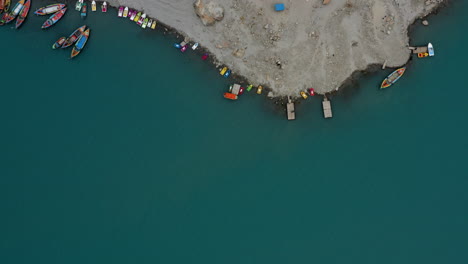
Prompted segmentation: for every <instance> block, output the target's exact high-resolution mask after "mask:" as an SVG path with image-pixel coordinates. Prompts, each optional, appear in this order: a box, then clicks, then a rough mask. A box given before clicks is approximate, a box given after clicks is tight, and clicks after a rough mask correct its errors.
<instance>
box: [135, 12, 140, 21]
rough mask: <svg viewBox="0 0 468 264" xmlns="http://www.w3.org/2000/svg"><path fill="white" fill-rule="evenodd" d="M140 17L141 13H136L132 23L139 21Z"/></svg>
mask: <svg viewBox="0 0 468 264" xmlns="http://www.w3.org/2000/svg"><path fill="white" fill-rule="evenodd" d="M140 17H141V12H138V13H137V14H136V16H135V18H134V19H133V21H134V22H138V20H140Z"/></svg>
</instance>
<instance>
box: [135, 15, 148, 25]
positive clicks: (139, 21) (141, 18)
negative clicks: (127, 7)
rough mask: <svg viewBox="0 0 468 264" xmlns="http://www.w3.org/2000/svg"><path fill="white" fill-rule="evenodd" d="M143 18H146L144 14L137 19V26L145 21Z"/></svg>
mask: <svg viewBox="0 0 468 264" xmlns="http://www.w3.org/2000/svg"><path fill="white" fill-rule="evenodd" d="M145 18H146V14H145V13H143V15H141V17H140V19H138V22H137V25H139V26H141V25H142V24H143V21H144V20H145Z"/></svg>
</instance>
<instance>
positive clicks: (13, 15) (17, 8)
mask: <svg viewBox="0 0 468 264" xmlns="http://www.w3.org/2000/svg"><path fill="white" fill-rule="evenodd" d="M23 6H24V0H19V1H18V3H16V5H15V7H13V9H12V10H11V12H10V13H8V14H7V16H6V18H5V19H4V21H3V22H4V23H5V24H8V23H10V22H11V21H13V20H14V19H15V18H16V17H17V16H18V14H19V13H20V12H21V10H22V9H23Z"/></svg>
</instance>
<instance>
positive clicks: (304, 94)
mask: <svg viewBox="0 0 468 264" xmlns="http://www.w3.org/2000/svg"><path fill="white" fill-rule="evenodd" d="M300 94H301V96H302V98H304V99H307V97H308V96H307V94H306V92H304V91H301V92H300Z"/></svg>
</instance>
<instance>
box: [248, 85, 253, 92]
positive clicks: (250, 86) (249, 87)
mask: <svg viewBox="0 0 468 264" xmlns="http://www.w3.org/2000/svg"><path fill="white" fill-rule="evenodd" d="M252 87H253V85H252V84H249V86H247V92H250V90H252Z"/></svg>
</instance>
